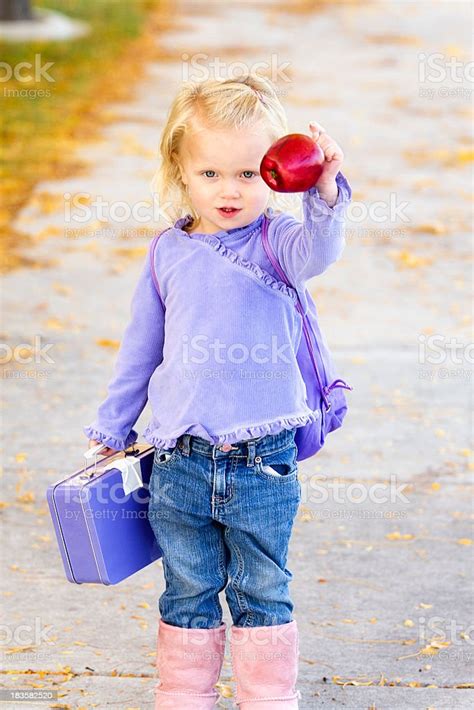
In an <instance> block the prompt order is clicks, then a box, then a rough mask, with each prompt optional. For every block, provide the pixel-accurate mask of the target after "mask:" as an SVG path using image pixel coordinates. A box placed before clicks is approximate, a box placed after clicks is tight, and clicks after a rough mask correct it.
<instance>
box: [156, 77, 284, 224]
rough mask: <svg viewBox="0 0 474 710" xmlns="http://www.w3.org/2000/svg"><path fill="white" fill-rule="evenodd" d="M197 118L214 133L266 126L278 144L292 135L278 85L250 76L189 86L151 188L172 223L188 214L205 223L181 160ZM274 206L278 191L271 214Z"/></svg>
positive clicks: (167, 130) (166, 132)
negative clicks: (184, 141) (183, 143)
mask: <svg viewBox="0 0 474 710" xmlns="http://www.w3.org/2000/svg"><path fill="white" fill-rule="evenodd" d="M193 118H197V119H199V118H201V119H202V120H203V122H204V123H205V125H206V126H208V127H209V128H229V129H232V128H242V127H250V126H253V125H254V124H255V123H258V122H260V121H262V122H263V123H264V125H266V127H267V129H268V131H269V135H270V138H271V140H272V141H275V140H277V139H278V138H281V137H282V136H284V135H285V134H287V133H288V125H287V119H286V114H285V110H284V108H283V106H282V105H281V103H280V100H279V98H278V96H277V93H276V90H275V88H274V86H273V85H272V83H271V82H270V80H268V79H265V78H263V77H261V76H259V75H258V74H255V73H252V72H248V73H247V74H245V75H243V76H239V77H237V78H232V79H206V80H204V81H201V82H191V81H188V82H184V83H183V85H182V87H181V89H180V91H179V92H178V94H177V95H176V97H175V99H174V101H173V103H172V104H171V107H170V109H169V112H168V117H167V120H166V123H165V126H164V129H163V133H162V135H161V141H160V155H161V165H160V167H159V168H158V170H157V171H156V173H155V175H154V176H153V179H152V181H151V184H150V187H151V190H152V192H153V197H154V198H156V197H157V198H158V201H159V204H160V207H161V209H162V212H163V213H164V214H165V215H166V216H167V217H169V219H170V223H171V224H173V223H174V222H175V221H176V220H177V219H179V218H181V217H184V216H185V215H186V214H190V215H191V216H192V218H193V222H192V223H191V224H196V223H197V222H198V221H199V215H198V214H197V213H196V211H195V210H194V208H193V206H192V204H191V202H190V200H189V196H188V193H187V190H186V186H185V184H184V183H183V181H182V179H181V172H180V169H179V165H178V160H177V159H178V156H179V153H180V151H179V148H180V144H181V140H182V138H183V135H184V134H185V133H186V132H187V131H189V130H190V128H191V125H192V119H193ZM262 157H263V156H262ZM272 203H273V205H274V206H275V207H276V204H277V203H276V200H275V198H274V193H273V191H272V192H271V193H270V198H269V203H268V206H267V208H266V210H265V212H267V209H268V207H269V206H270V205H271V204H272ZM168 205H169V206H168ZM189 226H191V225H188V227H189Z"/></svg>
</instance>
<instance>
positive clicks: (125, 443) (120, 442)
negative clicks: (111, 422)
mask: <svg viewBox="0 0 474 710" xmlns="http://www.w3.org/2000/svg"><path fill="white" fill-rule="evenodd" d="M83 431H84V433H85V435H86V436H87V438H88V439H95V440H96V441H100V442H101V443H102V444H105V445H106V446H110V447H111V448H112V449H115V450H116V451H123V450H124V449H128V447H129V446H131V445H132V444H134V443H135V442H136V440H137V439H138V433H137V432H136V431H135V430H134V429H132V430H131V431H130V433H129V435H128V436H127V438H126V439H116V438H115V437H113V436H110V434H104V432H102V431H99V430H98V429H93V428H92V427H91V426H85V427H83Z"/></svg>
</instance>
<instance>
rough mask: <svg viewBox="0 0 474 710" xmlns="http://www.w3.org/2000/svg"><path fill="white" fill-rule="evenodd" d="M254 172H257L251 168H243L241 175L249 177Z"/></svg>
mask: <svg viewBox="0 0 474 710" xmlns="http://www.w3.org/2000/svg"><path fill="white" fill-rule="evenodd" d="M256 174H257V173H254V172H253V170H244V172H243V173H242V175H244V176H245V177H249V178H251V177H253V176H254V175H256Z"/></svg>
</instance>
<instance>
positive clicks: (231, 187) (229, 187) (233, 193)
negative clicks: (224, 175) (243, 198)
mask: <svg viewBox="0 0 474 710" xmlns="http://www.w3.org/2000/svg"><path fill="white" fill-rule="evenodd" d="M239 197H240V192H239V188H238V185H237V184H236V183H235V182H233V181H229V182H226V183H224V185H223V186H222V190H221V199H222V200H230V199H238V198H239Z"/></svg>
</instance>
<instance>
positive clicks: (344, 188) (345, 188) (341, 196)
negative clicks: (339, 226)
mask: <svg viewBox="0 0 474 710" xmlns="http://www.w3.org/2000/svg"><path fill="white" fill-rule="evenodd" d="M336 185H337V188H338V189H337V200H336V202H335V203H334V205H333V206H332V207H329V205H328V204H327V202H326V201H325V200H323V198H322V197H320V195H319V190H318V188H317V187H316V186H313V187H310V188H309V190H306V192H305V193H304V194H303V199H304V200H305V201H308V200H310V201H311V203H312V204H316V205H318V206H319V207H321V210H322V211H323V212H324V213H325V214H334V213H335V212H341V211H343V210H344V209H345V207H347V205H348V204H349V202H350V201H351V198H352V190H351V187H350V185H349V183H348V182H347V179H346V178H345V177H344V175H343V174H342V173H341V172H340V171H339V172H338V174H337V175H336Z"/></svg>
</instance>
